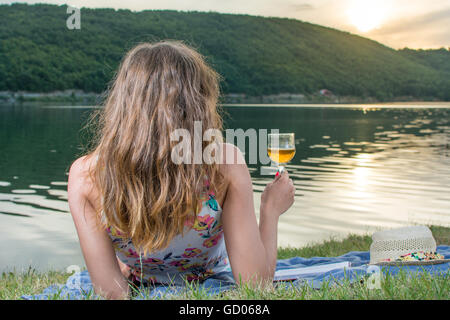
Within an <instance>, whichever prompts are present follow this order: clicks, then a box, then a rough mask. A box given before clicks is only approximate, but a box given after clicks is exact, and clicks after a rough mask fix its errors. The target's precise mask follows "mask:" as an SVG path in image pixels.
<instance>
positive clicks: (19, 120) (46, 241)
mask: <svg viewBox="0 0 450 320" xmlns="http://www.w3.org/2000/svg"><path fill="white" fill-rule="evenodd" d="M92 110H93V108H91V107H71V106H61V107H58V106H48V105H34V106H31V105H30V106H0V154H1V160H0V226H1V229H0V230H1V232H0V271H3V270H10V269H13V268H15V269H22V268H26V267H27V266H29V265H33V267H36V268H38V269H40V270H45V269H49V268H52V269H63V268H65V267H67V266H69V265H74V264H76V265H83V259H82V256H81V253H80V249H79V245H78V239H77V235H76V231H75V228H74V226H73V223H72V220H71V217H70V214H69V207H68V204H67V190H66V189H67V172H68V170H69V167H70V164H71V163H72V161H73V160H74V159H76V158H77V157H78V155H79V153H80V152H81V149H80V141H81V140H80V128H81V127H82V125H83V124H84V122H85V120H86V119H87V117H88V115H89V113H90V112H91V111H92ZM225 111H226V113H227V115H226V116H225V125H226V128H242V129H244V130H247V129H249V128H254V129H256V130H258V129H279V130H280V132H294V133H295V135H296V148H297V152H296V155H295V157H294V159H293V160H292V161H291V163H290V164H289V165H288V166H287V168H288V170H289V172H290V176H291V177H292V179H293V180H294V183H295V186H296V199H295V204H294V206H293V207H292V208H291V209H289V210H288V211H287V212H286V213H285V214H284V215H283V216H282V217H281V219H280V224H279V241H278V245H279V246H303V245H306V244H309V243H314V242H318V241H322V240H325V239H329V238H330V237H336V238H341V237H344V236H345V235H347V234H348V233H357V234H363V233H368V232H373V231H375V230H378V229H381V228H390V227H397V226H404V225H411V224H437V225H443V226H450V104H415V105H405V104H403V105H376V106H375V105H367V106H360V105H332V106H318V105H309V106H226V107H225ZM260 167H261V165H260V164H256V165H249V168H250V171H251V175H252V179H253V182H254V190H255V206H256V208H258V206H259V199H260V192H261V191H262V190H263V188H264V185H265V184H266V183H267V182H268V181H270V179H272V178H271V177H267V176H263V175H261V174H260Z"/></svg>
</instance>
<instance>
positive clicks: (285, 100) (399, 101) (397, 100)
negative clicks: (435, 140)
mask: <svg viewBox="0 0 450 320" xmlns="http://www.w3.org/2000/svg"><path fill="white" fill-rule="evenodd" d="M104 96H105V93H104V92H103V93H95V92H84V91H82V90H76V89H71V90H64V91H53V92H45V93H43V92H27V91H0V104H7V105H16V104H19V105H20V104H24V103H33V102H35V103H70V104H77V103H83V104H100V102H101V101H102V99H103V97H104ZM219 101H220V104H222V105H227V106H248V105H282V106H293V105H312V106H314V105H324V104H325V105H339V104H348V105H353V104H357V105H360V104H365V105H374V104H377V105H386V104H391V105H392V104H396V105H403V104H410V105H415V104H420V103H427V104H442V103H450V101H441V100H436V98H434V97H424V98H423V99H420V98H416V97H410V96H404V97H394V98H391V99H389V100H384V99H383V100H378V99H375V98H373V97H358V96H339V95H334V94H332V93H330V94H321V93H320V92H317V93H311V94H300V93H280V94H272V95H263V96H248V95H246V94H236V93H228V94H222V96H221V97H220V99H219Z"/></svg>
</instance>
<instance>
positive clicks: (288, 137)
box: [267, 133, 295, 172]
mask: <svg viewBox="0 0 450 320" xmlns="http://www.w3.org/2000/svg"><path fill="white" fill-rule="evenodd" d="M267 153H268V155H269V158H270V159H271V160H272V161H273V162H275V163H276V164H277V166H278V172H282V171H283V170H284V167H283V166H281V165H282V164H287V163H288V162H289V161H291V160H292V158H294V156H295V135H294V134H293V133H270V134H269V136H268V142H267Z"/></svg>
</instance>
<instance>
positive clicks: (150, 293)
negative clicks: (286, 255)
mask: <svg viewBox="0 0 450 320" xmlns="http://www.w3.org/2000/svg"><path fill="white" fill-rule="evenodd" d="M437 252H438V253H440V254H442V255H444V257H445V258H446V259H450V246H443V245H442V246H438V247H437ZM369 258H370V257H369V252H367V251H352V252H349V253H346V254H344V255H342V256H340V257H330V258H328V257H314V258H301V257H294V258H290V259H280V260H278V261H277V270H281V269H290V268H300V267H306V266H316V265H323V264H328V263H337V262H344V261H349V262H351V267H350V268H346V269H336V270H331V271H327V272H317V273H311V274H308V275H307V276H303V277H301V278H299V279H298V280H295V281H293V282H292V284H294V285H305V284H307V285H310V286H311V287H313V288H316V289H318V288H320V287H321V286H322V284H323V283H324V282H327V283H333V282H342V281H344V280H347V281H351V282H352V281H356V280H360V279H361V278H363V277H367V276H370V274H371V273H374V272H375V273H377V272H380V273H384V274H387V273H390V274H392V275H395V274H397V273H398V272H400V269H402V271H404V272H406V273H408V274H412V273H414V274H415V273H417V272H427V273H429V274H448V272H449V268H450V262H449V263H442V264H436V265H428V266H407V267H405V266H404V267H401V268H399V267H393V266H390V267H382V268H377V267H374V266H368V265H367V264H368V263H369ZM234 286H235V285H234V282H233V277H232V274H231V271H226V272H222V273H220V274H216V275H215V276H213V277H211V278H208V279H207V280H205V281H204V282H202V283H201V284H199V287H198V289H199V290H204V292H205V293H207V294H210V295H215V294H219V293H220V292H222V291H226V290H231V289H233V287H234ZM185 289H186V287H179V286H178V287H177V286H170V287H167V286H156V287H151V288H145V289H143V290H142V291H137V292H136V296H135V298H136V299H161V298H162V299H163V298H165V297H169V296H170V295H173V294H179V293H180V292H182V291H183V290H185ZM22 298H23V299H27V300H32V299H38V300H46V299H54V298H58V299H61V298H62V299H70V300H79V299H86V298H96V296H95V295H94V293H93V288H92V282H91V279H90V277H89V273H88V272H87V271H86V270H85V271H82V272H78V273H76V274H74V275H72V276H70V277H69V278H68V279H67V282H66V284H64V285H61V284H56V285H52V286H50V287H48V288H46V289H44V291H43V292H42V293H41V294H36V295H24V296H22ZM97 298H98V297H97Z"/></svg>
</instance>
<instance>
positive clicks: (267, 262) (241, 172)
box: [222, 144, 295, 284]
mask: <svg viewBox="0 0 450 320" xmlns="http://www.w3.org/2000/svg"><path fill="white" fill-rule="evenodd" d="M224 146H225V147H224V150H225V153H224V154H228V155H230V154H233V157H229V159H228V160H225V164H223V165H222V168H223V171H222V172H223V174H224V175H225V179H226V180H227V182H228V188H227V193H226V197H225V200H224V203H223V213H222V221H223V229H224V235H225V243H226V247H227V252H228V257H229V259H230V263H231V269H232V272H233V276H234V278H235V280H236V281H237V282H239V281H242V282H251V283H253V284H257V283H260V282H266V281H272V279H273V276H274V273H275V266H276V260H277V226H278V218H279V216H280V215H281V214H282V213H283V212H285V211H286V210H287V209H288V208H289V207H290V206H291V205H292V203H293V201H294V191H295V190H294V186H293V183H292V180H290V179H289V177H288V174H287V173H283V174H282V175H280V176H278V177H277V178H275V180H274V181H273V182H271V183H269V184H268V186H267V187H266V189H265V190H264V192H263V194H262V197H261V208H260V221H259V227H258V223H257V221H256V215H255V209H254V204H253V185H252V181H251V178H250V173H249V170H248V168H247V165H246V164H245V160H244V159H243V156H242V154H241V152H240V151H239V149H237V148H236V147H234V146H233V145H229V144H225V145H224ZM225 158H226V155H225ZM230 159H234V160H235V161H231V162H230Z"/></svg>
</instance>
